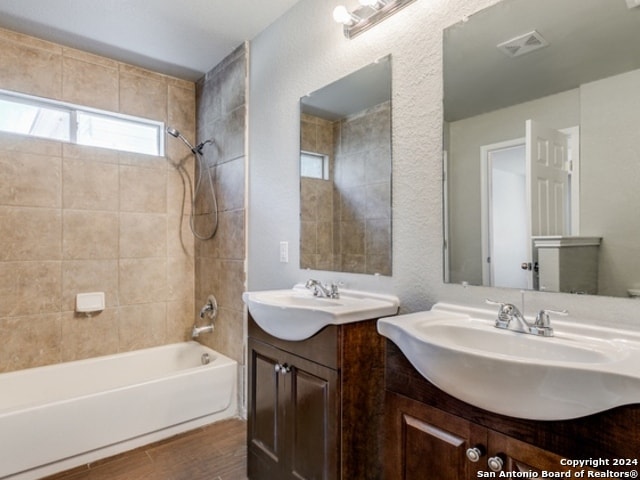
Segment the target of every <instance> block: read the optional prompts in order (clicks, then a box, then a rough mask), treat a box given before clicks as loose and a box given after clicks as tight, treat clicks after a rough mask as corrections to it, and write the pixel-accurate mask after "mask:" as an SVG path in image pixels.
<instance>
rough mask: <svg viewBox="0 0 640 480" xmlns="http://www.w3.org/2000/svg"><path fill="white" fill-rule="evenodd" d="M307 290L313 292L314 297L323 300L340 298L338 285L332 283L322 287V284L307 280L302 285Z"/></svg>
mask: <svg viewBox="0 0 640 480" xmlns="http://www.w3.org/2000/svg"><path fill="white" fill-rule="evenodd" d="M304 286H305V287H306V288H308V289H309V290H313V296H314V297H323V298H340V292H339V291H338V284H337V283H332V284H331V285H324V284H323V283H322V282H320V281H318V280H314V279H309V280H307V283H305V285H304Z"/></svg>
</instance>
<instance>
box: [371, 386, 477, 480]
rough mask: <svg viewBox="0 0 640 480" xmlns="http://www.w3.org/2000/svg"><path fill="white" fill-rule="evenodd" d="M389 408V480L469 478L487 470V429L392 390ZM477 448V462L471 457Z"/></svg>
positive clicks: (386, 462)
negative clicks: (470, 452)
mask: <svg viewBox="0 0 640 480" xmlns="http://www.w3.org/2000/svg"><path fill="white" fill-rule="evenodd" d="M386 409H387V411H386V415H385V418H386V429H387V430H386V438H385V445H384V448H385V450H384V455H385V458H386V461H385V471H384V473H385V478H386V479H387V480H424V479H425V478H428V479H429V480H465V479H471V478H478V477H479V474H478V472H479V471H481V470H486V467H485V466H486V454H485V453H486V445H487V430H486V429H485V428H483V427H480V426H477V425H475V424H473V423H471V422H469V421H467V420H464V419H462V418H459V417H456V416H453V415H450V414H448V413H445V412H443V411H442V410H438V409H436V408H433V407H430V406H428V405H425V404H423V403H420V402H417V401H415V400H411V399H409V398H406V397H403V396H400V395H396V394H393V393H391V392H387V396H386ZM474 448H477V449H478V450H477V454H478V457H479V458H478V459H477V460H478V461H475V462H474V461H471V460H469V458H468V457H467V451H468V450H470V449H474Z"/></svg>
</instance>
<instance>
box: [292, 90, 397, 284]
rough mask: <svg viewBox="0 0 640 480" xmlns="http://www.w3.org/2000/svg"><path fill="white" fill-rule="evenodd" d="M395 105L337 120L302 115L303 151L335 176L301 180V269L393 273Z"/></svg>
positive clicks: (387, 103)
mask: <svg viewBox="0 0 640 480" xmlns="http://www.w3.org/2000/svg"><path fill="white" fill-rule="evenodd" d="M390 122H391V105H390V103H389V102H385V103H383V104H380V105H377V106H375V107H372V108H369V109H366V110H363V111H362V112H359V113H357V114H354V115H351V116H349V117H346V118H345V119H342V120H340V121H336V122H329V121H327V120H324V119H322V118H318V117H315V116H312V115H308V114H303V115H302V117H301V122H300V125H301V127H300V128H301V138H300V142H301V143H300V144H301V148H302V150H306V151H310V152H316V153H324V154H328V155H329V156H330V165H331V168H330V170H331V171H330V179H331V180H329V181H327V180H319V179H313V178H302V179H301V182H300V195H301V196H300V209H301V212H300V222H301V223H300V226H301V228H300V267H301V268H313V269H319V270H336V271H339V272H353V273H369V274H374V273H379V274H381V275H391V271H392V268H391V161H390V158H391V151H390V149H391V138H390V132H391V127H390V125H391V124H390Z"/></svg>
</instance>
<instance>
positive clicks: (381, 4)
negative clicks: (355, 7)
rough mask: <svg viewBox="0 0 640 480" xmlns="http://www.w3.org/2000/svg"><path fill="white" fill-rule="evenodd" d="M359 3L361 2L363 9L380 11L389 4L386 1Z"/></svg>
mask: <svg viewBox="0 0 640 480" xmlns="http://www.w3.org/2000/svg"><path fill="white" fill-rule="evenodd" d="M359 1H360V5H362V6H363V7H370V8H373V9H375V10H380V9H381V8H382V7H384V6H385V5H386V4H387V2H386V1H385V0H359Z"/></svg>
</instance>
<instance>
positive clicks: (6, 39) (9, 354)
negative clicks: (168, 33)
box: [0, 29, 196, 372]
mask: <svg viewBox="0 0 640 480" xmlns="http://www.w3.org/2000/svg"><path fill="white" fill-rule="evenodd" d="M0 51H2V55H0V88H2V89H7V90H14V91H18V92H23V93H29V94H33V95H38V96H42V97H47V98H53V99H57V100H62V101H66V102H71V103H78V104H82V105H86V106H90V107H95V108H101V109H106V110H111V111H115V112H120V113H126V114H131V115H137V116H141V117H146V118H152V119H154V120H160V121H164V122H166V123H167V124H169V125H172V126H174V127H175V128H177V129H179V130H180V131H181V132H182V133H183V134H184V135H185V136H186V137H187V138H189V139H194V136H195V126H196V123H195V85H194V84H193V83H191V82H186V81H183V80H179V79H175V78H171V77H167V76H164V75H160V74H157V73H154V72H149V71H146V70H142V69H140V68H137V67H134V66H131V65H125V64H123V63H119V62H116V61H114V60H110V59H107V58H103V57H98V56H95V55H91V54H88V53H85V52H81V51H78V50H74V49H70V48H66V47H62V46H60V45H56V44H53V43H49V42H45V41H42V40H39V39H36V38H33V37H28V36H25V35H21V34H17V33H14V32H11V31H8V30H2V29H0ZM166 151H167V157H168V159H169V160H171V161H172V162H175V163H177V162H179V161H181V160H184V161H185V165H186V166H187V167H188V168H189V169H191V170H192V169H193V161H192V158H190V152H188V150H187V149H186V148H185V147H184V145H182V143H181V142H176V141H174V140H173V139H172V138H169V139H168V140H167V148H166ZM182 188H183V185H182V181H181V179H180V177H179V175H178V174H177V173H176V171H175V169H174V168H173V167H171V166H170V165H169V162H167V159H165V158H160V157H153V156H146V155H138V154H131V153H122V152H116V151H112V150H106V149H98V148H89V147H82V146H76V145H70V144H63V143H61V142H56V141H50V140H43V139H34V138H26V137H23V136H19V135H12V134H6V133H0V372H6V371H11V370H16V369H21V368H26V367H33V366H39V365H46V364H52V363H57V362H61V361H67V360H74V359H81V358H87V357H92V356H96V355H103V354H110V353H116V352H122V351H128V350H132V349H138V348H143V347H149V346H153V345H160V344H164V343H171V342H176V341H183V340H185V339H186V338H187V336H188V332H189V330H190V327H191V324H192V323H193V320H194V315H193V312H194V308H195V305H194V293H195V285H194V282H195V275H194V257H193V255H194V243H193V237H192V236H191V234H190V232H189V231H188V227H187V225H188V217H183V220H184V221H183V222H182V223H181V222H180V220H181V216H182V194H183V190H182ZM187 206H188V205H187ZM187 213H188V212H187ZM91 291H103V292H105V294H106V309H105V310H104V311H103V312H102V313H100V314H97V315H94V316H92V317H90V318H88V317H86V316H85V315H78V314H76V313H75V312H74V307H75V295H76V294H77V293H81V292H91Z"/></svg>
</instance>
